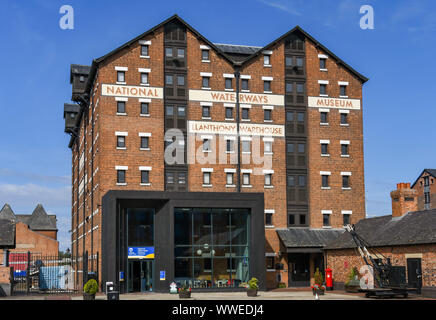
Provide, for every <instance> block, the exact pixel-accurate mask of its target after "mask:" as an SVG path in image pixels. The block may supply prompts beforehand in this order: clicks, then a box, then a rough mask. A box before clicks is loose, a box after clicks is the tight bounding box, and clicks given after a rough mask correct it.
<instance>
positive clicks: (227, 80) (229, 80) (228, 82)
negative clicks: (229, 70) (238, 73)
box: [224, 78, 233, 89]
mask: <svg viewBox="0 0 436 320" xmlns="http://www.w3.org/2000/svg"><path fill="white" fill-rule="evenodd" d="M224 82H225V83H224V84H225V88H226V89H233V83H232V78H225V80H224Z"/></svg>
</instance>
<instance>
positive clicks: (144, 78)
mask: <svg viewBox="0 0 436 320" xmlns="http://www.w3.org/2000/svg"><path fill="white" fill-rule="evenodd" d="M141 84H148V73H145V72H142V73H141Z"/></svg>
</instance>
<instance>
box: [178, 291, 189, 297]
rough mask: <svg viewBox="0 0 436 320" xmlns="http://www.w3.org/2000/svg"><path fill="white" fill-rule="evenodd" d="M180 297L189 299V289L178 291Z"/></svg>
mask: <svg viewBox="0 0 436 320" xmlns="http://www.w3.org/2000/svg"><path fill="white" fill-rule="evenodd" d="M179 298H180V299H189V298H191V291H180V292H179Z"/></svg>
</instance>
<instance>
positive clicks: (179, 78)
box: [177, 75, 185, 87]
mask: <svg viewBox="0 0 436 320" xmlns="http://www.w3.org/2000/svg"><path fill="white" fill-rule="evenodd" d="M177 85H178V86H181V87H183V86H184V85H185V76H182V75H178V76H177Z"/></svg>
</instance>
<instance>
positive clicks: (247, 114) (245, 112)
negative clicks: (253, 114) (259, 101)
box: [242, 108, 250, 120]
mask: <svg viewBox="0 0 436 320" xmlns="http://www.w3.org/2000/svg"><path fill="white" fill-rule="evenodd" d="M242 119H245V120H248V119H250V109H249V108H242Z"/></svg>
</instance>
